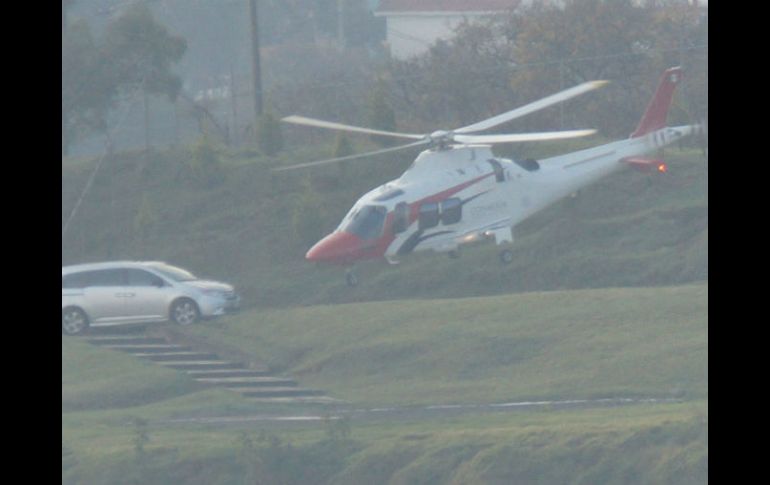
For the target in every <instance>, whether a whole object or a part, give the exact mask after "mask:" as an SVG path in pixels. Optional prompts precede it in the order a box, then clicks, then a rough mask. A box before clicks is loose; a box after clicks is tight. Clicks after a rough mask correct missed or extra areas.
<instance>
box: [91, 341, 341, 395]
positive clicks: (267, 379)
mask: <svg viewBox="0 0 770 485" xmlns="http://www.w3.org/2000/svg"><path fill="white" fill-rule="evenodd" d="M140 330H141V329H140ZM84 339H85V340H86V341H88V342H89V343H91V344H93V345H97V346H99V347H102V348H106V349H110V350H116V351H121V352H126V353H128V354H131V355H133V356H135V357H138V358H142V359H146V360H149V361H152V362H154V363H156V364H158V365H162V366H164V367H168V368H171V369H176V370H178V371H180V372H185V373H186V374H187V375H189V376H190V377H191V378H192V379H194V380H195V381H197V382H198V383H200V384H201V385H204V386H213V387H222V388H225V389H228V390H231V391H233V392H237V393H240V394H241V395H243V396H244V397H247V398H249V399H250V400H253V401H257V402H283V403H329V402H336V399H333V398H331V397H329V396H327V395H326V393H325V392H323V391H320V390H316V389H307V388H303V387H300V386H299V385H298V383H297V381H295V380H294V379H291V378H289V377H281V376H276V375H274V373H273V372H272V371H271V370H270V368H269V367H268V366H266V365H253V364H252V365H246V364H244V363H242V362H237V361H232V360H227V359H222V358H220V357H219V355H217V353H215V352H211V351H207V350H199V349H193V348H192V347H191V346H190V345H186V344H183V343H174V342H172V341H170V340H169V338H168V337H160V336H151V335H147V334H146V333H144V332H141V331H139V332H137V331H134V332H130V333H127V332H125V331H121V332H100V333H99V334H96V333H92V334H90V335H86V336H85V337H84ZM196 347H200V346H199V345H198V346H196Z"/></svg>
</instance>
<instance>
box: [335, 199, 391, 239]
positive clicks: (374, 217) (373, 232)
mask: <svg viewBox="0 0 770 485" xmlns="http://www.w3.org/2000/svg"><path fill="white" fill-rule="evenodd" d="M386 213H387V211H386V210H385V207H383V206H380V205H366V206H364V207H362V208H361V210H360V211H358V212H357V213H356V214H355V215H354V216H353V218H352V219H351V221H350V222H349V223H348V224H347V226H346V227H344V228H343V230H344V231H347V232H350V233H353V234H355V235H356V236H358V237H360V238H361V239H363V240H371V239H377V238H378V237H380V235H381V234H382V226H383V224H384V223H385V214H386Z"/></svg>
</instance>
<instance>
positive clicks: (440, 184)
mask: <svg viewBox="0 0 770 485" xmlns="http://www.w3.org/2000/svg"><path fill="white" fill-rule="evenodd" d="M681 77H682V69H681V67H672V68H669V69H667V70H665V71H664V73H663V75H662V76H661V78H660V81H659V83H658V86H657V89H656V91H655V93H654V95H653V97H652V99H651V100H650V101H649V104H648V105H647V108H646V110H645V112H644V114H643V116H642V118H641V119H640V121H639V123H638V125H637V127H636V129H635V130H634V131H633V132H632V133H631V135H630V136H629V137H628V138H627V139H623V140H619V141H614V142H611V143H607V144H603V145H600V146H595V147H593V148H588V149H583V150H579V151H575V152H571V153H567V154H564V155H559V156H555V157H550V158H545V159H541V160H534V159H522V160H515V159H514V160H511V159H506V158H501V157H497V156H495V154H494V153H493V152H492V146H493V145H495V144H499V143H516V142H524V141H528V142H529V141H545V140H560V139H567V138H577V137H584V136H588V135H591V134H594V133H595V132H596V130H593V129H584V130H566V131H551V132H541V133H513V134H486V135H485V134H478V132H481V131H484V130H487V129H489V128H492V127H494V126H497V125H500V124H502V123H506V122H508V121H511V120H513V119H516V118H519V117H521V116H524V115H527V114H530V113H533V112H535V111H538V110H541V109H543V108H546V107H548V106H552V105H554V104H556V103H561V102H564V101H566V100H568V99H570V98H573V97H575V96H578V95H581V94H584V93H587V92H589V91H593V90H595V89H598V88H600V87H602V86H604V85H606V84H607V82H608V81H589V82H586V83H582V84H580V85H577V86H574V87H572V88H569V89H566V90H564V91H560V92H558V93H556V94H553V95H551V96H548V97H545V98H543V99H540V100H538V101H535V102H532V103H529V104H527V105H525V106H522V107H519V108H516V109H514V110H511V111H508V112H506V113H502V114H500V115H497V116H494V117H492V118H488V119H486V120H483V121H479V122H477V123H473V124H471V125H468V126H464V127H461V128H457V129H454V130H439V131H434V132H433V133H429V134H416V133H398V132H391V131H384V130H375V129H370V128H363V127H358V126H351V125H345V124H341V123H336V122H331V121H324V120H318V119H314V118H307V117H304V116H297V115H292V116H287V117H285V118H283V119H282V121H284V122H286V123H293V124H298V125H305V126H311V127H318V128H325V129H333V130H342V131H347V132H355V133H362V134H370V135H381V136H390V137H399V138H405V139H411V140H413V141H412V142H410V143H407V144H405V145H399V146H396V147H390V148H385V149H381V150H376V151H373V152H366V153H362V154H357V155H348V156H345V157H338V158H331V159H326V160H319V161H315V162H309V163H301V164H296V165H290V166H286V167H279V168H275V169H273V170H276V171H282V170H293V169H299V168H306V167H311V166H318V165H324V164H329V163H336V162H339V161H343V160H348V159H352V158H360V157H365V156H371V155H379V154H383V153H388V152H393V151H397V150H403V149H408V148H412V147H417V146H421V145H427V146H428V147H427V149H425V150H424V151H422V152H421V153H420V154H419V155H418V156H417V158H416V159H415V160H414V162H413V163H412V164H411V165H410V166H409V168H408V169H407V170H406V171H405V172H404V173H403V174H402V175H401V176H400V177H399V178H397V179H395V180H391V181H389V182H387V183H385V184H382V185H380V186H379V187H377V188H375V189H373V190H371V191H369V192H368V193H366V194H364V195H363V196H362V197H361V198H360V199H359V200H358V201H357V202H356V203H355V204H354V205H353V207H352V208H351V209H350V210H349V211H348V213H347V215H345V217H344V218H343V219H342V221H341V222H340V224H339V226H338V227H337V228H336V229H335V230H334V231H333V232H332V233H331V234H328V235H327V236H325V237H324V238H322V239H321V240H320V241H318V242H317V243H316V244H315V245H313V246H312V247H311V248H310V250H308V251H307V253H306V254H305V259H306V260H308V261H311V262H317V263H330V264H336V265H342V266H345V267H347V270H346V272H345V277H346V282H347V284H348V285H349V286H355V285H356V284H357V283H358V278H357V276H356V274H355V272H354V271H353V267H354V264H355V263H356V262H359V261H364V260H373V259H382V258H384V259H385V260H386V261H387V262H388V263H390V264H398V263H399V262H400V258H401V257H403V256H405V255H407V254H410V253H413V252H417V251H426V250H432V251H436V252H446V253H449V256H450V257H457V256H458V255H459V248H460V246H462V245H464V244H468V243H471V242H474V241H478V240H481V239H494V241H495V243H496V244H497V245H498V246H500V247H501V250H500V251H499V258H500V261H501V262H502V263H505V264H507V263H510V262H511V261H512V260H513V252H512V251H511V249H510V246H511V244H512V243H513V228H514V227H515V226H516V225H517V224H519V223H521V222H522V221H524V220H525V219H527V218H529V217H530V216H532V215H533V214H535V213H537V212H539V211H541V210H543V209H545V208H546V207H548V206H550V205H552V204H553V203H555V202H557V201H559V200H561V199H563V198H565V197H568V196H570V195H572V194H574V193H576V192H577V191H578V190H580V189H582V188H583V187H585V186H587V185H589V184H591V183H593V182H595V181H597V180H598V179H601V178H603V177H606V176H607V175H609V174H611V173H613V172H615V171H617V170H620V169H622V168H624V167H629V166H630V167H634V168H636V169H640V170H647V171H653V172H660V173H665V172H666V171H667V166H666V164H665V162H664V161H662V160H659V159H655V158H646V157H644V155H645V154H647V153H650V152H655V151H657V150H659V149H661V148H663V147H664V146H666V145H669V144H671V143H674V142H676V141H678V140H680V139H682V138H684V137H687V136H689V135H693V134H696V133H699V132H700V131H701V130H702V128H701V125H700V124H692V125H683V126H674V127H668V126H666V119H667V116H668V110H669V106H670V105H671V100H672V98H673V94H674V90H675V87H676V85H677V84H679V83H680V81H681Z"/></svg>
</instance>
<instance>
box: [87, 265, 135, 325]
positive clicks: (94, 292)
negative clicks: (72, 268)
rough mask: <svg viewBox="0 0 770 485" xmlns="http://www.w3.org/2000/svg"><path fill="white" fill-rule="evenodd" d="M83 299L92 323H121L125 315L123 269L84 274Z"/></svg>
mask: <svg viewBox="0 0 770 485" xmlns="http://www.w3.org/2000/svg"><path fill="white" fill-rule="evenodd" d="M84 278H85V281H84V285H85V287H84V288H83V301H84V305H85V307H86V308H85V310H86V312H87V313H88V315H89V317H90V319H91V323H95V324H99V323H119V322H121V321H124V320H126V315H125V299H126V295H125V293H126V286H125V273H124V270H123V269H100V270H93V271H89V272H87V273H86V274H85V275H84Z"/></svg>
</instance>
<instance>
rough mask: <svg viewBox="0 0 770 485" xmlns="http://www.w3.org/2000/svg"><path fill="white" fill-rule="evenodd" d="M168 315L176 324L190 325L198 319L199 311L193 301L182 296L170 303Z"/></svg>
mask: <svg viewBox="0 0 770 485" xmlns="http://www.w3.org/2000/svg"><path fill="white" fill-rule="evenodd" d="M169 316H170V317H171V321H173V322H174V323H176V324H178V325H192V324H193V323H196V322H197V321H198V320H199V319H200V317H201V312H200V310H199V309H198V305H197V304H196V303H195V302H194V301H192V300H190V299H189V298H182V299H179V300H176V301H175V302H174V303H172V304H171V308H170V309H169Z"/></svg>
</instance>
